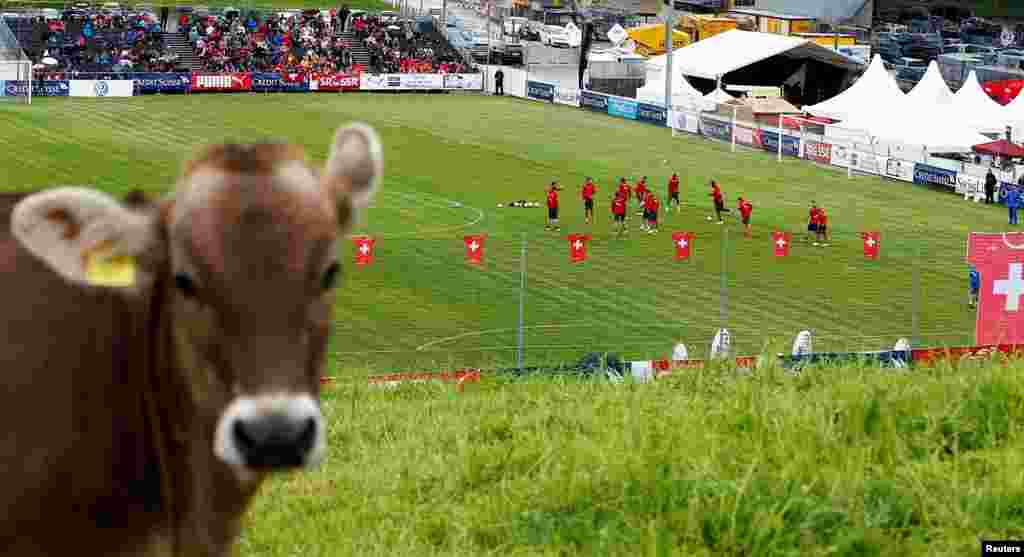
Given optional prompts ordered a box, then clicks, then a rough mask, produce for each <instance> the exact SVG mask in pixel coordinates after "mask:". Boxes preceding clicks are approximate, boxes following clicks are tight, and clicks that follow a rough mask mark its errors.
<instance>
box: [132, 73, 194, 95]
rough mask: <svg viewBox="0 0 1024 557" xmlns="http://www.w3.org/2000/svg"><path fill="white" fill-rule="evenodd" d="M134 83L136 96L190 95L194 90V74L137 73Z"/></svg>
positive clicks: (134, 75) (134, 76) (133, 75)
mask: <svg viewBox="0 0 1024 557" xmlns="http://www.w3.org/2000/svg"><path fill="white" fill-rule="evenodd" d="M132 81H134V82H135V94H136V95H149V94H153V93H188V92H189V90H191V89H192V74H188V73H136V74H132Z"/></svg>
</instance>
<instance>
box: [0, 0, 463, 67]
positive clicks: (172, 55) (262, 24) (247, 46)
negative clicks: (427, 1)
mask: <svg viewBox="0 0 1024 557" xmlns="http://www.w3.org/2000/svg"><path fill="white" fill-rule="evenodd" d="M4 19H5V22H6V23H7V25H8V26H9V27H10V29H11V31H12V32H13V33H14V35H15V37H16V38H17V40H18V42H19V43H20V45H21V47H22V50H24V51H25V53H26V54H27V55H28V57H29V58H30V59H31V60H32V61H33V62H34V63H35V64H36V66H35V67H36V71H35V73H36V75H37V78H44V77H46V76H49V75H53V74H65V73H69V72H70V73H76V74H80V73H93V72H95V73H112V72H173V71H209V72H267V71H276V72H280V73H282V74H292V75H295V74H315V73H334V72H355V73H359V72H361V71H364V70H367V69H368V70H369V71H371V72H392V73H399V72H402V73H412V72H415V73H467V72H472V71H475V70H474V69H473V68H472V63H471V62H470V61H467V60H465V59H463V57H462V55H461V54H460V53H459V52H458V51H457V50H456V49H455V48H453V47H452V46H451V44H449V43H448V41H447V40H446V39H445V38H444V37H443V36H442V35H441V34H440V33H439V32H438V31H437V29H436V28H432V27H427V26H423V25H421V24H419V23H414V22H411V21H403V20H400V19H398V18H396V17H393V16H386V17H382V16H378V15H370V14H359V15H358V16H356V17H354V18H350V17H348V12H347V10H342V11H341V12H339V11H337V10H305V11H302V12H297V11H296V12H290V13H276V12H265V13H261V12H257V11H251V12H247V13H245V14H243V13H242V12H240V11H239V10H234V9H232V10H225V11H223V12H221V13H211V12H209V11H206V10H202V11H199V10H196V11H193V10H191V9H179V12H178V13H177V14H174V18H173V20H172V21H170V22H169V23H167V24H166V25H169V29H165V28H164V26H163V25H161V22H160V18H159V17H158V16H157V15H156V14H155V13H153V12H152V11H149V10H141V11H126V12H125V13H118V14H112V13H109V12H107V11H101V10H83V9H69V10H65V11H64V12H63V13H61V14H60V17H59V18H58V17H55V16H54V15H53V14H49V15H44V14H40V13H39V12H38V11H36V12H29V13H26V14H23V15H19V16H18V17H11V16H10V15H7V16H5V18H4ZM44 59H47V60H46V62H45V64H43V63H42V62H43V60H44ZM50 59H52V60H50Z"/></svg>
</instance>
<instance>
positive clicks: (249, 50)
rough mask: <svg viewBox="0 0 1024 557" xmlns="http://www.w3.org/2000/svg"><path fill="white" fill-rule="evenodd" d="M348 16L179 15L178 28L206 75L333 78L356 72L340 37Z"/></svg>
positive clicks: (344, 11)
mask: <svg viewBox="0 0 1024 557" xmlns="http://www.w3.org/2000/svg"><path fill="white" fill-rule="evenodd" d="M347 16H348V10H347V9H342V10H341V11H340V12H339V11H337V10H330V12H328V13H326V14H322V13H321V12H320V11H319V10H308V11H306V12H303V13H301V14H296V15H290V16H279V15H277V14H270V15H267V16H266V17H264V18H260V16H259V15H257V14H256V13H250V14H249V15H248V16H246V17H244V18H243V17H242V16H241V15H240V14H239V13H238V12H237V11H236V12H229V13H227V14H225V15H223V16H206V17H198V18H196V17H190V16H188V15H185V14H183V15H182V16H181V17H180V20H179V25H178V26H179V29H180V30H181V32H182V33H184V34H185V35H187V36H188V40H189V43H190V44H191V45H192V46H193V48H194V49H195V53H196V56H197V57H198V58H199V61H200V63H201V64H202V67H203V69H204V70H206V71H210V72H227V73H234V72H279V73H281V74H282V75H287V74H299V75H305V74H332V73H336V72H343V71H353V70H354V71H359V68H356V67H354V66H355V64H354V61H353V59H352V53H351V48H350V45H349V44H348V43H347V42H346V41H345V40H344V39H343V38H342V37H341V36H340V35H341V30H342V29H343V28H344V25H345V22H346V19H347Z"/></svg>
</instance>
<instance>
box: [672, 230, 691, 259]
mask: <svg viewBox="0 0 1024 557" xmlns="http://www.w3.org/2000/svg"><path fill="white" fill-rule="evenodd" d="M672 243H673V244H675V246H676V259H689V258H690V249H691V248H692V247H693V232H673V233H672Z"/></svg>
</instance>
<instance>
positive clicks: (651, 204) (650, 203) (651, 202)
mask: <svg viewBox="0 0 1024 557" xmlns="http://www.w3.org/2000/svg"><path fill="white" fill-rule="evenodd" d="M660 204H661V203H660V202H659V201H658V198H657V197H654V196H653V195H648V196H647V199H645V200H644V208H645V209H647V210H648V211H654V212H657V211H658V206H659V205H660Z"/></svg>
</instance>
